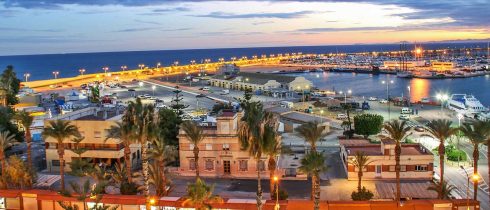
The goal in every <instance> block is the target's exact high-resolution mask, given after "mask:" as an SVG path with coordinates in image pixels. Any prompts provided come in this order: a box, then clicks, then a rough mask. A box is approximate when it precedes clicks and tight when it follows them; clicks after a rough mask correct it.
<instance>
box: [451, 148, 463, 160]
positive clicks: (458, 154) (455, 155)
mask: <svg viewBox="0 0 490 210" xmlns="http://www.w3.org/2000/svg"><path fill="white" fill-rule="evenodd" d="M446 156H447V159H448V160H450V161H466V153H465V152H464V151H463V150H458V149H454V150H451V151H450V152H447V151H446Z"/></svg>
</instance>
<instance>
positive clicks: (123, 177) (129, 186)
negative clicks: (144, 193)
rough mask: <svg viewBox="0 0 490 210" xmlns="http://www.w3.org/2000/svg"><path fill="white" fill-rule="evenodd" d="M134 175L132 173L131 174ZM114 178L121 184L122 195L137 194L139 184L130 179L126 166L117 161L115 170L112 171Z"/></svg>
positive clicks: (111, 174)
mask: <svg viewBox="0 0 490 210" xmlns="http://www.w3.org/2000/svg"><path fill="white" fill-rule="evenodd" d="M129 175H132V174H129ZM110 176H111V178H112V180H113V181H114V182H115V183H116V184H117V185H119V191H120V192H121V194H122V195H136V194H137V193H138V186H137V185H136V184H135V183H134V182H129V181H128V177H127V176H128V173H126V167H124V166H121V164H119V163H116V165H115V167H114V170H113V171H112V173H110Z"/></svg>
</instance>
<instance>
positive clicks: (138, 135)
mask: <svg viewBox="0 0 490 210" xmlns="http://www.w3.org/2000/svg"><path fill="white" fill-rule="evenodd" d="M154 116H155V108H154V106H152V105H143V104H142V103H141V100H140V99H137V100H136V102H130V103H129V105H128V108H127V109H126V112H125V113H124V116H123V121H126V122H127V123H128V126H134V127H135V129H136V130H135V132H134V135H135V136H134V139H135V141H136V142H137V143H139V144H141V161H142V166H143V169H142V172H143V184H144V185H143V194H144V195H145V198H146V208H147V209H150V207H151V206H150V202H149V201H150V199H149V198H150V187H149V185H150V182H149V171H150V165H149V162H148V143H149V142H150V140H151V139H153V138H154V137H155V134H156V129H157V127H156V126H155V123H154Z"/></svg>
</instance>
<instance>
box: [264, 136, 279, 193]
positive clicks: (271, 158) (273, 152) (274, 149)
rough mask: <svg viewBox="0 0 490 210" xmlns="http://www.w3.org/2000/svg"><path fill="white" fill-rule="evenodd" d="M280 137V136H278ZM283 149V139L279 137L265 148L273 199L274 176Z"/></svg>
mask: <svg viewBox="0 0 490 210" xmlns="http://www.w3.org/2000/svg"><path fill="white" fill-rule="evenodd" d="M278 137H279V136H278ZM281 152H283V151H282V146H281V141H280V140H279V138H276V139H275V140H273V141H271V142H270V143H269V144H268V145H267V147H266V148H265V150H264V153H265V154H266V155H267V156H268V158H267V168H268V169H269V189H270V195H271V199H273V197H274V193H275V192H274V182H273V181H272V180H274V176H275V175H276V168H277V160H276V158H277V156H279V155H280V154H281Z"/></svg>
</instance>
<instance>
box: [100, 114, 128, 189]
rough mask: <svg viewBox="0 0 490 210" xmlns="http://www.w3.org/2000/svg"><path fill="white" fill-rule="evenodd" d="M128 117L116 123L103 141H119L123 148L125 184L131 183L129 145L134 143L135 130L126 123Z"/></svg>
mask: <svg viewBox="0 0 490 210" xmlns="http://www.w3.org/2000/svg"><path fill="white" fill-rule="evenodd" d="M127 117H128V116H126V118H123V121H122V122H116V124H115V125H112V126H111V127H110V128H109V130H108V131H107V136H106V139H105V141H107V140H109V139H119V140H120V141H121V143H122V144H123V146H124V166H125V167H126V168H125V172H126V178H127V179H128V180H126V181H127V182H132V175H131V171H132V170H131V169H132V163H131V144H132V143H134V140H135V137H134V135H133V134H134V132H135V128H134V126H132V124H131V122H128V118H127Z"/></svg>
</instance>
